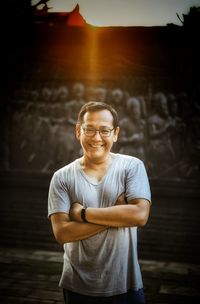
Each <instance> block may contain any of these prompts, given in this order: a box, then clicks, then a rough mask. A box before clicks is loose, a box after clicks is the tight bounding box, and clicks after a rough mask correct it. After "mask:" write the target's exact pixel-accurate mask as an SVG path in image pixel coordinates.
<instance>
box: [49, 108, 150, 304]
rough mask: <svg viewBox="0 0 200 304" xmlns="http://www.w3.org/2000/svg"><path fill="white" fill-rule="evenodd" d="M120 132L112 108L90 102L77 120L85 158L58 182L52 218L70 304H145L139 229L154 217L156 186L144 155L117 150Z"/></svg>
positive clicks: (63, 171)
mask: <svg viewBox="0 0 200 304" xmlns="http://www.w3.org/2000/svg"><path fill="white" fill-rule="evenodd" d="M118 134H119V126H118V116H117V113H116V111H115V110H114V109H113V108H112V107H111V106H109V105H108V104H105V103H100V102H88V103H86V104H85V105H83V107H82V108H81V110H80V112H79V115H78V121H77V125H76V137H77V139H78V140H79V141H80V144H81V147H82V150H83V156H82V157H81V158H79V159H77V160H75V161H73V162H72V163H70V164H68V165H67V166H65V167H63V168H61V169H59V170H58V171H56V172H55V173H54V175H53V177H52V180H51V183H50V188H49V199H48V216H49V218H50V220H51V223H52V229H53V233H54V235H55V238H56V240H57V241H58V242H59V243H60V244H61V245H63V246H64V252H65V253H64V264H63V273H62V276H61V280H60V287H62V288H63V292H64V298H65V303H68V304H79V303H91V304H93V303H101V304H102V303H107V304H108V303H110V304H121V303H126V304H128V303H130V304H133V303H138V304H139V303H145V299H144V292H143V283H142V276H141V271H140V266H139V263H138V257H137V227H138V226H143V225H145V224H146V222H147V220H148V217H149V212H150V205H151V195H150V187H149V181H148V177H147V174H146V170H145V167H144V164H143V162H142V161H141V160H139V159H138V158H135V157H133V156H128V155H122V154H118V153H116V154H115V153H112V152H111V149H112V146H113V144H114V143H115V142H116V141H117V139H118Z"/></svg>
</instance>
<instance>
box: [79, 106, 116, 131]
mask: <svg viewBox="0 0 200 304" xmlns="http://www.w3.org/2000/svg"><path fill="white" fill-rule="evenodd" d="M102 110H108V111H110V113H111V114H112V117H113V127H114V128H115V129H116V128H117V127H118V126H119V119H118V114H117V111H116V110H115V109H114V108H113V107H111V105H109V104H106V103H104V102H97V101H89V102H87V103H85V104H84V105H83V106H82V107H81V109H80V111H79V114H78V120H77V124H80V125H81V124H82V123H83V117H84V115H85V113H87V112H96V111H102Z"/></svg>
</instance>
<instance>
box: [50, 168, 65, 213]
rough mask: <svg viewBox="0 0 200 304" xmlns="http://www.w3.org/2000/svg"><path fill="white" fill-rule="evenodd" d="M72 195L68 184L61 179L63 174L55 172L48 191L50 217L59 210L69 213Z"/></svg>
mask: <svg viewBox="0 0 200 304" xmlns="http://www.w3.org/2000/svg"><path fill="white" fill-rule="evenodd" d="M69 209H70V196H69V193H68V189H67V185H65V184H64V182H62V181H61V176H59V175H58V174H57V173H54V175H53V177H52V179H51V182H50V186H49V193H48V217H49V216H50V215H51V214H53V213H57V212H65V213H69Z"/></svg>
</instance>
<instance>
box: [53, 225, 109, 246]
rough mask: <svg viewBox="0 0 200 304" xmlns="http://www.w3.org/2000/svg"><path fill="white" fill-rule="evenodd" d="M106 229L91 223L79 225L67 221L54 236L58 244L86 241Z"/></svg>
mask: <svg viewBox="0 0 200 304" xmlns="http://www.w3.org/2000/svg"><path fill="white" fill-rule="evenodd" d="M107 228H108V227H106V226H102V225H96V224H93V223H81V222H75V221H69V222H66V223H65V224H63V225H62V226H61V227H59V228H58V229H57V230H56V231H55V232H54V235H55V237H56V239H57V241H58V242H59V243H60V244H62V245H63V244H64V243H69V242H76V241H80V240H84V239H87V238H89V237H91V236H93V235H95V234H97V233H99V232H101V231H104V230H106V229H107Z"/></svg>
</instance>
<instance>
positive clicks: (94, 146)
mask: <svg viewBox="0 0 200 304" xmlns="http://www.w3.org/2000/svg"><path fill="white" fill-rule="evenodd" d="M91 147H92V148H101V147H102V145H101V146H99V145H98V146H96V145H91Z"/></svg>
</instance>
